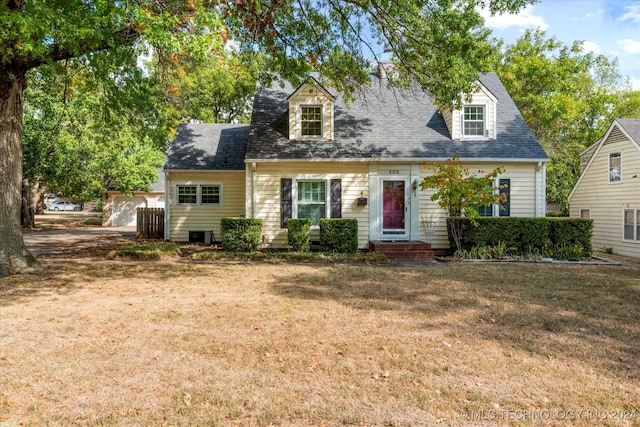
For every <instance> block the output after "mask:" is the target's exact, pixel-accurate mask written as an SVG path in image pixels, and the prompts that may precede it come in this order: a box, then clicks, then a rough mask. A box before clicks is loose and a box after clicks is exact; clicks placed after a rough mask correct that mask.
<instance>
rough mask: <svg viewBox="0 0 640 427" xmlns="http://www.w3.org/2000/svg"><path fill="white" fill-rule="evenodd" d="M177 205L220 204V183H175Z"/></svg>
mask: <svg viewBox="0 0 640 427" xmlns="http://www.w3.org/2000/svg"><path fill="white" fill-rule="evenodd" d="M176 193H177V204H179V205H216V206H220V205H222V185H221V184H215V185H213V184H199V185H195V184H192V185H177V186H176Z"/></svg>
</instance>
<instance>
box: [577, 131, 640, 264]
mask: <svg viewBox="0 0 640 427" xmlns="http://www.w3.org/2000/svg"><path fill="white" fill-rule="evenodd" d="M589 153H591V155H590V157H589V160H588V162H586V164H585V165H584V167H583V169H582V172H581V174H580V178H579V179H578V182H577V183H576V185H575V187H574V188H573V190H572V191H571V194H570V195H569V205H570V211H569V212H570V216H572V217H582V218H590V219H592V220H593V239H592V244H593V248H594V249H595V250H598V249H602V248H613V250H614V251H615V253H618V254H621V255H627V256H633V257H640V119H616V120H614V121H613V123H612V124H611V126H610V127H609V130H608V131H607V133H606V134H605V136H604V137H603V138H602V139H600V140H599V141H598V142H597V143H596V144H594V145H592V146H591V147H589V148H587V149H586V150H585V151H584V152H583V154H581V159H584V158H586V157H587V156H588V155H589ZM581 163H582V164H584V162H581Z"/></svg>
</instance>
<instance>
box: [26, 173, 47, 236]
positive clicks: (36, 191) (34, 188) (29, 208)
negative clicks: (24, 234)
mask: <svg viewBox="0 0 640 427" xmlns="http://www.w3.org/2000/svg"><path fill="white" fill-rule="evenodd" d="M43 204H44V191H42V189H41V187H40V183H39V182H38V181H36V182H35V183H31V182H29V180H28V179H23V180H22V211H21V213H20V218H21V222H22V228H35V226H36V215H38V214H39V215H42V214H43V213H44V207H43Z"/></svg>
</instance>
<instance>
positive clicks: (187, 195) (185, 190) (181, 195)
mask: <svg viewBox="0 0 640 427" xmlns="http://www.w3.org/2000/svg"><path fill="white" fill-rule="evenodd" d="M197 202H198V186H196V185H179V186H178V204H180V205H187V204H194V205H195V204H196V203H197Z"/></svg>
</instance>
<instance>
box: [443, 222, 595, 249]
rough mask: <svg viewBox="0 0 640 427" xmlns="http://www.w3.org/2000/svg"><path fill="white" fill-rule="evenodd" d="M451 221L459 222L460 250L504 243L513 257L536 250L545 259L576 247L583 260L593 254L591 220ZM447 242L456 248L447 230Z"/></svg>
mask: <svg viewBox="0 0 640 427" xmlns="http://www.w3.org/2000/svg"><path fill="white" fill-rule="evenodd" d="M450 220H452V221H458V222H459V223H460V226H461V230H462V238H461V245H462V247H461V248H459V249H462V250H465V251H469V250H471V249H472V248H474V247H484V246H496V245H498V244H503V245H506V248H507V250H508V251H509V252H510V253H511V254H512V255H525V254H529V253H532V252H536V251H537V252H538V253H540V254H544V255H545V256H546V255H553V254H555V255H558V254H560V255H562V254H565V253H566V248H568V247H571V248H577V249H578V250H579V251H581V252H582V254H583V255H584V256H585V257H589V256H591V253H592V247H591V236H592V232H593V221H592V220H590V219H583V218H517V217H498V218H495V217H492V218H475V219H473V220H471V219H469V218H451V219H450ZM474 223H475V224H474ZM448 225H449V224H448ZM449 228H450V227H449ZM449 242H450V244H451V247H452V248H455V243H454V240H453V237H452V236H451V232H450V231H449Z"/></svg>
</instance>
